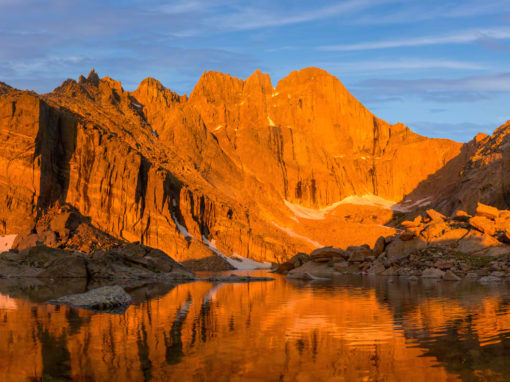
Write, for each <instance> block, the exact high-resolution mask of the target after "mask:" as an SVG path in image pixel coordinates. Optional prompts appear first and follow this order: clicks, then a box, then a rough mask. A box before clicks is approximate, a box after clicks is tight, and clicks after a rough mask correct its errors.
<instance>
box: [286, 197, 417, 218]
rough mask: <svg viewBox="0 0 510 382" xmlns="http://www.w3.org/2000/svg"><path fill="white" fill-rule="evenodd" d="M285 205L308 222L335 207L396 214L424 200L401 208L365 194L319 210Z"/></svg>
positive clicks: (297, 205)
mask: <svg viewBox="0 0 510 382" xmlns="http://www.w3.org/2000/svg"><path fill="white" fill-rule="evenodd" d="M284 202H285V205H286V206H287V207H288V208H289V209H290V210H291V211H292V212H293V213H294V215H295V216H296V217H298V218H303V219H310V220H322V219H325V218H326V215H327V214H328V213H329V212H331V211H332V210H334V209H335V208H336V207H338V206H339V205H342V204H355V205H360V206H373V207H380V208H387V209H390V210H393V211H397V212H408V211H409V208H411V207H416V206H419V205H423V203H425V204H426V201H425V199H422V200H420V201H418V202H419V203H422V204H416V203H418V202H415V203H413V204H412V205H408V206H407V205H406V206H403V205H401V204H399V203H397V202H394V201H392V200H387V199H384V198H381V197H380V196H377V195H372V194H366V195H361V196H359V195H352V196H348V197H346V198H345V199H342V200H341V201H339V202H336V203H333V204H330V205H329V206H327V207H324V208H320V209H314V208H307V207H303V206H300V205H299V204H294V203H291V202H289V201H287V200H284Z"/></svg>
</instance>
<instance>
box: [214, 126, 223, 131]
mask: <svg viewBox="0 0 510 382" xmlns="http://www.w3.org/2000/svg"><path fill="white" fill-rule="evenodd" d="M222 127H223V126H222V125H218V126H216V128H215V129H214V131H218V130H219V129H221V128H222Z"/></svg>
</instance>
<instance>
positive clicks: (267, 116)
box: [267, 115, 276, 127]
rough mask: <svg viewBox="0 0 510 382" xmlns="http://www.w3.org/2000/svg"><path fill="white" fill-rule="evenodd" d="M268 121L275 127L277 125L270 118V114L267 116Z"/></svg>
mask: <svg viewBox="0 0 510 382" xmlns="http://www.w3.org/2000/svg"><path fill="white" fill-rule="evenodd" d="M267 123H269V126H271V127H275V126H276V125H275V124H274V122H273V120H272V119H271V118H269V115H268V116H267Z"/></svg>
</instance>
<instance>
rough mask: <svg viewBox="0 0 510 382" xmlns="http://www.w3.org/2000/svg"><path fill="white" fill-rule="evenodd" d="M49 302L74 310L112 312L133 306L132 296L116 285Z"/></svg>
mask: <svg viewBox="0 0 510 382" xmlns="http://www.w3.org/2000/svg"><path fill="white" fill-rule="evenodd" d="M49 302H50V303H51V304H55V305H69V306H72V307H74V308H84V309H97V310H111V309H115V308H119V307H127V306H128V305H129V304H131V296H130V295H129V294H128V293H126V291H125V290H124V289H122V288H121V287H120V286H117V285H114V286H105V287H102V288H97V289H92V290H89V291H88V292H85V293H80V294H73V295H70V296H64V297H60V298H58V299H56V300H50V301H49Z"/></svg>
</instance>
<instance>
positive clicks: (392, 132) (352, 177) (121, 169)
mask: <svg viewBox="0 0 510 382" xmlns="http://www.w3.org/2000/svg"><path fill="white" fill-rule="evenodd" d="M0 141H1V142H2V145H3V147H4V149H3V150H2V151H1V152H0V166H1V168H3V169H6V171H2V172H1V173H0V230H1V233H17V232H20V231H21V230H23V229H26V228H30V226H31V224H33V220H34V218H35V216H36V215H37V210H38V209H39V208H45V207H47V206H50V205H52V204H53V203H55V202H57V201H58V202H60V203H69V204H71V205H73V206H74V207H76V208H77V209H78V210H79V211H80V212H81V213H82V214H83V215H85V216H89V217H90V218H91V223H92V224H93V225H95V226H97V227H98V228H99V229H102V230H104V231H105V232H107V233H109V234H111V235H113V236H115V237H117V238H121V239H125V240H128V241H141V242H143V243H144V244H147V245H150V246H153V247H157V248H159V249H162V250H164V251H165V252H167V253H168V254H170V255H171V256H173V257H175V258H177V259H178V260H183V259H189V258H193V257H203V256H205V255H206V254H210V249H209V248H208V247H207V244H204V242H203V240H202V239H203V237H205V238H207V239H208V240H209V241H211V242H212V241H213V240H214V243H215V245H216V246H217V248H218V249H219V250H220V251H222V252H224V253H226V254H228V255H231V254H233V253H237V254H239V255H242V256H245V257H252V258H254V259H256V260H266V261H268V260H269V261H282V260H284V259H286V258H289V257H291V256H292V255H294V254H295V253H296V252H297V251H309V250H311V249H313V248H314V247H316V246H318V245H319V244H320V245H343V244H344V243H348V244H362V243H365V242H369V243H370V242H373V241H375V239H376V238H377V237H378V236H379V235H381V234H385V233H387V232H382V231H384V230H386V229H384V228H381V227H379V228H377V227H378V226H379V225H380V224H383V223H385V222H386V221H388V220H389V219H387V220H385V221H382V219H380V218H376V219H375V220H377V222H376V223H375V220H374V222H373V223H374V224H371V225H369V226H368V229H366V230H365V231H364V232H365V233H364V234H358V235H355V236H353V235H350V234H348V232H347V231H348V230H347V229H342V225H336V224H337V223H338V221H337V219H335V218H333V219H332V220H328V219H323V220H321V221H320V222H318V221H316V222H307V221H304V220H303V219H296V217H295V216H293V213H292V211H290V210H289V208H287V206H286V205H285V201H288V202H291V203H294V204H298V205H302V206H306V207H311V208H319V207H325V206H327V205H330V204H332V203H335V202H338V201H340V200H341V199H343V198H344V197H347V196H350V195H364V194H375V195H379V196H381V197H383V198H386V199H390V200H394V201H399V200H400V199H401V198H402V197H403V196H404V195H406V194H408V193H410V192H412V191H413V190H414V189H415V188H416V186H417V185H418V184H419V183H420V182H421V181H422V180H424V179H425V178H427V176H429V175H430V174H432V173H434V172H436V171H437V170H438V169H440V168H441V167H442V166H443V165H444V164H445V163H447V162H448V161H449V160H450V159H451V158H453V157H455V156H456V155H457V154H458V153H459V150H460V144H458V143H455V142H452V141H448V140H438V139H427V138H425V137H421V136H418V135H416V134H414V133H413V132H411V131H410V130H409V129H407V128H406V127H405V126H403V125H400V124H397V125H394V126H390V125H389V124H387V123H386V122H384V121H382V120H380V119H378V118H377V117H375V116H374V115H372V114H371V113H370V112H369V111H368V110H367V109H366V108H365V107H364V106H363V105H361V104H360V103H359V102H358V101H357V100H356V99H355V98H354V97H353V96H352V95H351V94H350V93H349V92H348V91H347V90H346V89H345V88H344V87H343V85H342V84H341V83H340V81H339V80H338V79H336V78H335V77H333V76H331V75H329V74H328V73H326V72H324V71H322V70H320V69H314V68H309V69H304V70H301V71H298V72H293V73H291V74H290V75H289V76H288V77H286V78H284V79H282V80H281V81H280V82H279V83H278V85H277V86H276V88H273V86H272V84H271V80H270V78H269V77H268V76H267V75H265V74H262V73H260V72H259V71H257V72H255V73H254V74H253V75H252V76H250V77H249V78H248V79H246V80H245V81H243V80H240V79H237V78H234V77H231V76H229V75H224V74H221V73H216V72H207V73H205V74H204V75H203V76H202V78H201V79H200V80H199V82H198V84H197V85H196V87H195V89H194V90H193V92H192V93H191V95H190V97H189V99H188V98H187V97H186V96H179V95H177V94H175V93H174V92H172V91H170V90H168V89H166V88H165V87H164V86H163V85H162V84H161V83H159V82H158V81H157V80H154V79H151V78H148V79H146V80H144V81H142V83H141V84H140V86H139V87H138V89H137V90H136V91H134V92H127V91H124V90H123V89H122V86H121V84H120V83H119V82H117V81H114V80H112V79H111V78H109V77H105V78H103V79H99V77H98V76H97V74H96V73H95V72H91V73H90V74H89V76H88V78H84V77H80V80H79V82H75V81H73V80H67V81H65V82H64V83H63V84H62V85H61V86H60V87H59V88H57V89H55V91H54V92H52V93H49V94H46V95H37V94H34V93H30V92H21V91H17V90H14V89H12V88H9V87H6V86H3V85H2V87H1V89H0ZM360 211H361V210H360ZM378 214H379V213H378ZM386 215H387V211H386V212H384V211H382V212H380V216H386ZM319 227H321V228H319ZM350 227H351V228H352V227H354V226H350ZM359 228H363V225H360V226H359ZM356 231H357V232H360V231H359V230H356ZM328 232H330V234H328ZM333 232H336V233H333ZM390 233H391V232H390ZM342 235H343V236H342ZM354 237H356V239H355V238H354Z"/></svg>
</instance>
